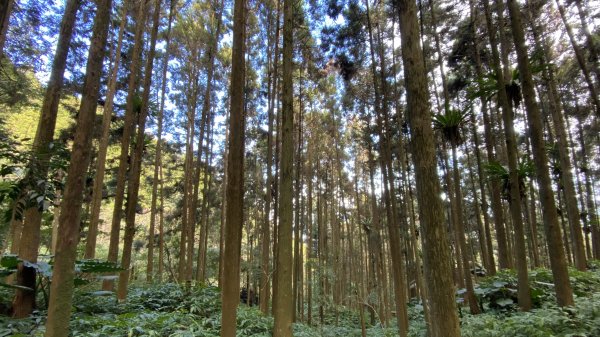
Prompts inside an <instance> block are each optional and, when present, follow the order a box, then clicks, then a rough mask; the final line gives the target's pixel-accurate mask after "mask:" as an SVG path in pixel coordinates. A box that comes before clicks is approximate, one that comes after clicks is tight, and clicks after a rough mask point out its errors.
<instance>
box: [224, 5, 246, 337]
mask: <svg viewBox="0 0 600 337" xmlns="http://www.w3.org/2000/svg"><path fill="white" fill-rule="evenodd" d="M245 18H246V7H245V1H244V0H235V3H234V13H233V51H232V55H231V63H232V68H231V82H230V83H231V84H230V104H231V108H230V111H231V116H230V119H229V125H230V126H229V131H230V132H229V144H228V148H229V151H228V156H227V185H226V197H227V201H226V203H227V210H226V221H225V247H224V254H223V257H224V261H227V264H226V265H224V266H223V279H222V282H221V284H222V289H223V292H222V295H221V297H222V318H221V327H222V328H221V337H235V332H236V308H237V306H238V303H239V293H240V249H241V240H242V228H243V221H244V161H243V158H244V83H246V81H245V59H244V42H245V36H246V34H245V32H246V28H245V26H246V25H245V22H246V20H245Z"/></svg>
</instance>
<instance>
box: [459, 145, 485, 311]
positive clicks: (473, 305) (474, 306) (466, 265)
mask: <svg viewBox="0 0 600 337" xmlns="http://www.w3.org/2000/svg"><path fill="white" fill-rule="evenodd" d="M456 147H457V146H456V144H453V145H452V172H453V180H454V197H455V199H456V212H457V219H458V223H457V225H456V229H457V230H458V233H457V234H458V245H459V246H460V250H461V252H462V256H461V257H462V266H463V276H464V278H465V286H466V289H467V293H466V295H467V300H468V301H469V308H470V309H471V314H474V315H475V314H479V313H480V310H479V304H478V303H477V298H476V297H475V292H474V289H473V279H472V278H471V264H470V262H469V253H468V250H467V242H466V240H465V222H464V220H463V213H462V212H463V208H462V199H463V195H462V189H461V185H460V184H461V180H460V173H459V171H458V157H457V155H456Z"/></svg>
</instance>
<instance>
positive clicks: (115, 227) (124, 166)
mask: <svg viewBox="0 0 600 337" xmlns="http://www.w3.org/2000/svg"><path fill="white" fill-rule="evenodd" d="M146 1H147V0H143V1H140V3H139V4H138V6H137V7H136V12H135V13H136V16H135V22H136V23H135V35H134V44H133V50H132V57H131V65H130V73H129V83H128V86H127V88H128V90H127V99H126V102H125V121H124V126H123V135H122V138H121V154H120V155H119V169H118V171H117V186H116V188H115V205H114V209H113V217H112V222H111V226H110V240H109V246H108V261H110V262H115V263H116V262H117V260H118V258H119V242H120V240H119V237H120V234H121V218H122V216H123V201H124V200H125V183H126V179H127V171H128V168H129V145H130V144H131V136H132V135H133V132H134V130H135V114H136V112H135V97H136V95H137V90H138V82H139V79H138V74H139V72H140V70H139V68H140V63H141V56H142V49H143V41H142V38H143V32H144V26H145V22H146V15H145V14H146V13H145V11H144V10H145V6H146ZM134 207H135V205H134ZM102 288H103V289H104V290H112V289H113V281H112V280H105V281H104V282H103V283H102Z"/></svg>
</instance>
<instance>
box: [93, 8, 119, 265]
mask: <svg viewBox="0 0 600 337" xmlns="http://www.w3.org/2000/svg"><path fill="white" fill-rule="evenodd" d="M121 11H122V13H121V24H120V26H119V37H118V42H117V49H116V51H115V60H114V64H113V69H112V72H111V75H110V79H109V82H108V90H107V93H106V100H105V103H104V111H103V115H102V135H101V136H100V144H99V145H98V155H97V159H96V175H95V177H94V187H93V188H94V189H93V192H92V211H91V215H90V227H89V230H88V235H87V240H86V242H85V258H86V259H93V258H94V257H95V256H96V238H97V236H98V224H99V220H100V207H101V206H102V188H103V186H104V171H105V168H106V153H107V152H108V141H109V133H110V122H111V118H112V114H113V105H114V98H115V93H116V90H117V75H118V74H119V64H120V63H121V49H122V46H123V34H124V32H125V23H126V22H127V2H124V3H123V7H122V8H121Z"/></svg>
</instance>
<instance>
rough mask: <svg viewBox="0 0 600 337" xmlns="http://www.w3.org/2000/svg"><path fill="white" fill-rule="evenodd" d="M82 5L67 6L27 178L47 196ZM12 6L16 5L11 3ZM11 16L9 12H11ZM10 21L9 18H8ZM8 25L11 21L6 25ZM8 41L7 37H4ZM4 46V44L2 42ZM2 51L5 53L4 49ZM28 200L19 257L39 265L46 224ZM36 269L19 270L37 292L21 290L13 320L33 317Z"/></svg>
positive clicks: (24, 281)
mask: <svg viewBox="0 0 600 337" xmlns="http://www.w3.org/2000/svg"><path fill="white" fill-rule="evenodd" d="M80 5H81V2H80V1H79V0H69V1H67V3H66V5H65V12H64V14H63V17H62V21H61V23H60V31H59V35H58V43H57V46H56V52H55V54H54V60H53V61H52V71H51V73H50V80H49V81H48V87H47V88H46V92H45V94H44V101H43V103H42V110H41V112H40V120H39V123H38V127H37V132H36V135H35V139H34V141H33V155H32V158H31V160H30V163H29V171H28V173H27V176H26V177H25V180H26V183H27V184H28V185H29V187H30V188H32V190H33V191H34V192H38V194H39V195H44V194H45V191H43V190H40V188H42V189H44V188H45V187H44V186H45V184H42V185H40V184H37V181H38V180H39V179H43V180H46V177H47V175H48V170H49V161H50V158H51V156H52V140H53V138H54V130H55V128H56V118H57V114H58V103H59V101H60V94H61V89H62V86H63V79H64V73H65V68H66V66H67V56H68V54H69V45H70V44H71V38H72V36H73V30H74V27H75V20H76V18H77V11H78V10H79V7H80ZM7 6H8V7H11V6H12V4H10V3H9V4H7ZM7 14H8V13H7ZM7 19H8V18H7ZM6 24H8V22H6ZM2 28H4V27H0V29H2ZM2 38H4V35H2ZM0 42H2V43H3V41H0ZM0 52H1V50H0ZM31 203H32V201H30V200H27V201H25V205H27V206H26V208H25V210H24V212H23V218H24V220H23V229H22V233H25V234H26V235H21V237H20V238H19V241H20V242H19V258H21V259H23V260H25V261H29V262H33V263H35V262H36V261H37V256H38V250H39V247H40V234H41V233H40V229H41V225H42V212H40V210H39V205H38V202H37V200H36V201H33V203H34V204H33V205H32V204H31ZM35 274H36V273H35V269H34V268H32V267H25V266H24V265H23V263H19V266H18V269H17V284H18V285H21V286H24V287H28V288H31V289H33V290H23V289H17V291H16V292H15V298H14V300H13V317H15V318H23V317H26V316H28V315H29V314H31V312H32V311H33V308H34V307H35V288H36V286H35V278H36V276H35Z"/></svg>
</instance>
